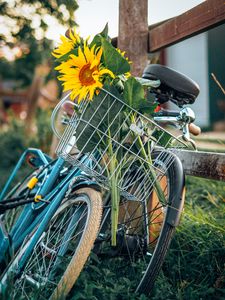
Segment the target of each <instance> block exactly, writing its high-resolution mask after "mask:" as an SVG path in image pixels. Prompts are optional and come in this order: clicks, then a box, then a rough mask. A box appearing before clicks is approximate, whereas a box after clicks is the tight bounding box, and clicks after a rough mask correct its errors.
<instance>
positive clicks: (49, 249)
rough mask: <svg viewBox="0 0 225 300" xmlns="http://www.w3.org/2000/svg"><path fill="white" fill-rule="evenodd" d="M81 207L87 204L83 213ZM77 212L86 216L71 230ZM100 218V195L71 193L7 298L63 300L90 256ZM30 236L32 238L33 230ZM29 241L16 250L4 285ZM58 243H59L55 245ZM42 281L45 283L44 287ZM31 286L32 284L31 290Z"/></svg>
mask: <svg viewBox="0 0 225 300" xmlns="http://www.w3.org/2000/svg"><path fill="white" fill-rule="evenodd" d="M82 205H86V207H85V208H84V212H83V211H82V209H81V207H82ZM70 210H71V211H70ZM73 210H75V211H73ZM79 210H80V213H81V217H82V216H83V217H85V220H82V219H81V218H80V219H79V221H78V222H76V223H74V224H73V225H72V227H70V228H69V227H67V226H69V224H70V222H72V221H71V220H72V217H73V216H74V215H75V212H76V213H77V214H78V215H79V213H78V211H79ZM68 212H70V214H68ZM101 215H102V199H101V195H100V193H99V192H97V191H96V190H94V189H91V188H85V187H84V188H82V189H79V190H76V191H72V192H71V193H70V194H69V195H68V196H67V199H66V201H64V202H63V203H62V204H61V206H60V207H59V209H58V210H57V211H56V213H55V215H54V216H53V218H52V220H51V221H50V223H49V225H48V228H47V229H46V231H45V232H44V233H43V235H42V237H41V239H40V240H39V242H38V244H37V245H36V246H35V248H34V250H33V253H32V255H31V256H30V258H29V259H28V261H27V263H26V265H25V267H24V269H23V271H22V273H21V274H17V275H16V276H17V277H16V279H15V281H14V286H15V289H14V290H13V291H12V293H13V294H12V295H11V298H10V299H16V298H18V297H22V299H31V298H32V299H33V298H34V297H37V299H51V300H54V299H58V298H60V299H64V298H65V297H66V295H67V294H68V293H69V291H70V290H71V288H72V287H73V285H74V283H75V281H76V279H77V278H78V276H79V274H80V272H81V270H82V268H83V266H84V264H85V262H86V260H87V258H88V256H89V254H90V251H91V249H92V247H93V244H94V241H95V239H96V236H97V233H98V229H99V225H100V220H101ZM68 216H70V218H68ZM57 224H58V228H59V230H58V231H57ZM66 228H67V230H66ZM64 230H65V231H64ZM71 230H72V234H73V237H71V236H68V240H63V237H64V236H66V234H69V231H71ZM75 230H76V231H75ZM82 230H83V231H82ZM73 231H75V233H74V232H73ZM77 231H78V232H77ZM56 234H57V236H58V237H57V238H56ZM33 235H35V231H34V232H33V234H32V236H33ZM32 236H31V237H30V239H29V241H30V240H31V238H32ZM77 236H78V237H79V239H78V241H76V237H77ZM60 237H61V239H60ZM55 239H56V242H55V244H54V240H55ZM29 241H27V243H26V244H25V245H24V246H23V248H22V249H21V250H20V251H19V253H18V254H17V256H16V258H15V259H14V261H12V263H11V267H9V268H8V270H7V271H6V272H5V275H3V276H2V279H3V282H6V279H5V278H6V277H7V276H9V278H10V276H11V274H12V270H15V267H16V266H17V265H18V261H19V259H20V257H22V255H23V253H24V251H25V249H26V248H27V247H28V246H29ZM58 241H60V243H61V244H60V243H59V244H57V243H58ZM67 244H68V245H67ZM64 245H66V252H65V254H63V256H59V252H60V251H61V250H62V249H63V247H64ZM75 246H76V247H75ZM60 249H61V250H60ZM56 252H58V253H56ZM39 258H40V260H39ZM41 260H42V261H41ZM37 268H38V270H37ZM61 269H62V270H61ZM4 276H5V277H4ZM38 280H39V281H38ZM32 281H33V282H32ZM43 282H45V283H44V284H43ZM31 285H33V287H32V288H31ZM19 299H20V298H19Z"/></svg>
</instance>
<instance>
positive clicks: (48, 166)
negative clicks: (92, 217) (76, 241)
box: [0, 149, 98, 272]
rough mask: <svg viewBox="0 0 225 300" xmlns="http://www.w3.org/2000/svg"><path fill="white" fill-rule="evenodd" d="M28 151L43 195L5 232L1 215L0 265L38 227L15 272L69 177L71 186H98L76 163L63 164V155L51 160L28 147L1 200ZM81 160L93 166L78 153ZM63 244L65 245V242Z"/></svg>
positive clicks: (49, 216) (65, 186) (59, 196)
mask: <svg viewBox="0 0 225 300" xmlns="http://www.w3.org/2000/svg"><path fill="white" fill-rule="evenodd" d="M30 154H32V155H34V156H35V166H36V167H39V168H42V170H41V171H40V173H39V177H40V178H39V179H41V178H42V177H44V178H42V179H43V182H42V183H41V187H40V188H39V190H38V195H41V196H42V199H43V201H40V202H33V203H29V204H26V205H25V206H24V208H23V210H22V212H21V214H20V216H19V218H18V220H17V221H16V223H15V224H14V226H13V227H12V229H11V230H10V232H6V230H5V228H4V224H3V222H2V221H1V219H0V266H1V264H4V263H7V262H5V259H6V257H11V258H12V257H13V255H14V253H16V251H17V250H18V249H19V247H20V246H21V245H22V243H23V242H24V240H25V239H26V237H28V236H29V234H31V233H32V232H33V230H34V229H35V228H37V229H36V232H35V234H34V235H33V237H32V238H31V240H30V243H29V246H28V247H27V248H26V250H25V252H24V254H23V256H22V258H21V259H20V261H19V265H18V266H17V272H20V271H21V270H22V269H23V267H24V265H25V263H26V261H27V259H28V257H29V256H30V255H31V253H32V251H33V249H34V247H35V245H36V244H37V242H38V240H39V239H40V237H41V235H42V234H43V232H44V231H45V229H46V227H47V225H48V224H49V221H50V220H51V219H52V217H53V216H54V214H55V212H56V211H57V209H58V207H59V206H60V204H61V202H62V200H63V199H64V197H65V194H66V192H67V190H68V189H69V186H70V183H71V180H73V188H78V187H79V186H90V185H91V186H93V187H94V186H96V188H97V186H98V185H97V183H96V182H95V181H92V180H91V179H90V178H89V177H88V176H87V175H86V174H85V173H84V172H82V171H81V170H80V169H79V168H76V167H75V168H71V169H70V170H68V168H66V167H65V166H64V163H65V160H64V159H63V158H58V159H56V160H54V161H53V160H52V159H51V158H50V157H48V156H47V155H46V154H44V153H43V152H42V151H41V150H39V149H28V150H26V151H25V152H24V153H23V155H22V156H21V158H20V160H19V161H18V163H17V165H16V167H15V168H14V170H13V172H12V174H11V176H10V177H9V179H8V181H7V182H6V184H5V187H4V188H3V191H2V193H1V195H0V203H1V201H3V200H4V197H5V195H6V193H7V192H8V190H9V188H10V185H11V183H12V182H13V180H14V178H15V176H16V174H17V172H18V170H19V169H20V167H21V165H22V163H23V162H24V160H25V159H26V157H27V155H30ZM81 162H82V163H83V164H85V165H87V167H89V168H90V167H91V166H92V160H90V159H89V158H87V156H85V155H84V156H82V157H81ZM66 172H67V174H65V176H64V178H63V179H62V180H60V181H59V183H58V182H57V179H58V178H59V176H60V175H62V174H63V173H66ZM56 182H57V183H56ZM78 217H79V216H76V214H75V215H74V217H73V218H72V220H71V222H70V224H69V225H68V228H67V232H71V230H70V228H71V226H73V225H74V223H75V222H76V220H77V218H78ZM63 248H65V246H64V247H63ZM60 251H61V252H62V253H63V251H65V249H60Z"/></svg>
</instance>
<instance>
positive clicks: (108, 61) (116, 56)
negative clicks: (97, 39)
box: [102, 38, 130, 75]
mask: <svg viewBox="0 0 225 300" xmlns="http://www.w3.org/2000/svg"><path fill="white" fill-rule="evenodd" d="M102 48H103V57H104V62H105V66H106V68H108V69H109V70H111V71H112V72H113V73H114V74H115V75H120V74H124V73H127V72H129V71H130V64H129V63H128V61H127V60H126V59H125V58H124V57H123V56H122V55H121V54H120V53H119V52H118V51H117V50H116V48H114V47H113V45H112V44H111V43H110V42H109V41H107V40H106V39H105V38H102Z"/></svg>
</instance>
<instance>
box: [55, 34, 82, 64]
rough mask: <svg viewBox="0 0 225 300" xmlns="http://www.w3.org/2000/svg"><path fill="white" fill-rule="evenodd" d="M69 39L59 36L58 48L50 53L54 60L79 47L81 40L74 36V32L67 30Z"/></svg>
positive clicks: (76, 35)
mask: <svg viewBox="0 0 225 300" xmlns="http://www.w3.org/2000/svg"><path fill="white" fill-rule="evenodd" d="M68 36H69V37H65V36H63V35H61V36H60V40H61V44H59V46H58V48H56V49H55V50H53V51H52V55H53V56H55V57H56V58H60V57H61V56H63V55H65V54H67V53H68V52H70V51H71V50H73V49H74V48H75V47H76V45H79V44H80V42H81V40H80V37H79V35H78V34H76V32H75V30H69V32H68Z"/></svg>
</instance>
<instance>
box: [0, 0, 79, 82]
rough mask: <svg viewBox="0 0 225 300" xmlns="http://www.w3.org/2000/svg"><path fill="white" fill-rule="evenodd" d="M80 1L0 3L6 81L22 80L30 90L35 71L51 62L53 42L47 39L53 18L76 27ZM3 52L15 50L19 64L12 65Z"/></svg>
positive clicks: (1, 59) (0, 51)
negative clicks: (29, 86) (50, 20)
mask: <svg viewBox="0 0 225 300" xmlns="http://www.w3.org/2000/svg"><path fill="white" fill-rule="evenodd" d="M77 8H78V4H77V2H76V0H67V1H62V0H50V1H48V0H44V1H36V0H11V1H3V2H1V3H0V21H2V22H1V24H2V25H1V26H0V70H1V74H0V76H2V78H4V79H8V78H10V79H16V80H20V83H21V85H23V86H27V85H29V84H30V83H31V81H32V79H33V74H34V69H35V67H36V66H37V65H38V64H40V63H42V62H43V61H44V60H46V59H47V60H49V59H51V58H50V51H51V49H52V48H53V44H52V41H51V40H49V39H47V38H46V37H45V35H46V32H47V30H48V28H49V18H54V20H57V22H58V24H62V25H66V26H68V27H73V26H74V25H76V22H75V16H74V13H75V11H76V9H77ZM3 49H8V50H9V51H10V50H12V49H13V50H15V49H17V53H16V54H15V60H13V61H10V62H9V61H8V60H7V59H6V58H5V57H4V56H3Z"/></svg>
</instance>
